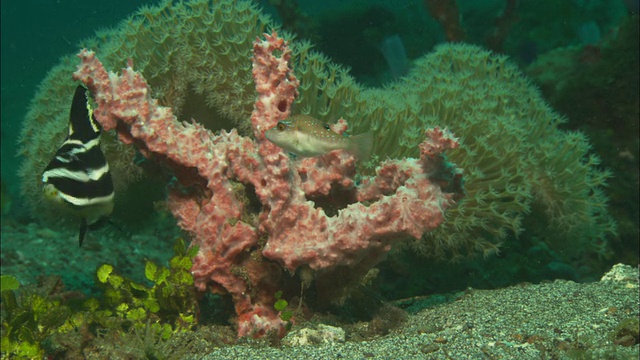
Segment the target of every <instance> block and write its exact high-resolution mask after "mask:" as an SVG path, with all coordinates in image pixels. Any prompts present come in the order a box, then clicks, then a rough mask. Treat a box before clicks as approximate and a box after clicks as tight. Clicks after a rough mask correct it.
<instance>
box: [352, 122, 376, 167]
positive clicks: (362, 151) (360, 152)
mask: <svg viewBox="0 0 640 360" xmlns="http://www.w3.org/2000/svg"><path fill="white" fill-rule="evenodd" d="M372 149H373V132H372V131H371V130H369V131H367V132H366V133H362V134H358V135H354V136H352V137H350V138H349V148H347V150H348V151H349V152H350V153H352V154H353V156H355V157H356V158H357V159H358V160H361V161H366V160H368V159H369V156H371V150H372Z"/></svg>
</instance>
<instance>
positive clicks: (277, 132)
mask: <svg viewBox="0 0 640 360" xmlns="http://www.w3.org/2000/svg"><path fill="white" fill-rule="evenodd" d="M265 136H266V137H267V139H269V141H271V142H272V143H274V144H276V145H278V146H279V147H281V148H283V149H285V150H287V151H289V152H292V153H294V154H296V155H299V156H307V157H308V156H318V155H322V154H326V153H328V152H329V151H332V150H338V149H344V150H347V151H349V152H350V153H351V154H353V156H355V157H356V158H357V159H359V160H367V159H368V158H369V156H370V155H371V149H372V147H373V133H372V132H371V131H368V132H366V133H363V134H359V135H354V136H350V137H346V136H343V135H341V134H338V133H336V132H335V131H333V130H331V128H330V127H329V125H327V124H326V123H322V122H321V121H319V120H318V119H316V118H314V117H312V116H309V115H294V116H292V117H290V118H288V119H286V120H282V121H279V122H278V124H277V125H276V126H274V127H273V128H271V129H269V130H267V131H266V132H265Z"/></svg>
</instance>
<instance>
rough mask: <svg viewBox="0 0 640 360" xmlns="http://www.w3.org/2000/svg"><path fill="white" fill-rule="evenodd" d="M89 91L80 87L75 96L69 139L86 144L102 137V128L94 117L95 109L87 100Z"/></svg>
mask: <svg viewBox="0 0 640 360" xmlns="http://www.w3.org/2000/svg"><path fill="white" fill-rule="evenodd" d="M87 94H88V91H87V89H86V88H85V87H84V86H82V85H78V87H77V88H76V92H75V94H74V95H73V102H72V103H71V111H70V113H69V135H68V137H67V139H69V140H77V141H80V142H81V143H83V144H85V143H88V142H89V141H91V140H93V139H96V138H98V137H99V136H100V131H101V130H102V128H101V127H100V124H99V123H98V122H97V121H96V119H95V118H94V117H93V109H92V108H91V104H90V103H89V99H88V98H87Z"/></svg>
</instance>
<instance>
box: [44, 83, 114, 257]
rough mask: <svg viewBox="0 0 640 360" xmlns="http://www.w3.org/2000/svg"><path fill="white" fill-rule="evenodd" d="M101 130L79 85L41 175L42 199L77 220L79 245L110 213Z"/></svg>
mask: <svg viewBox="0 0 640 360" xmlns="http://www.w3.org/2000/svg"><path fill="white" fill-rule="evenodd" d="M101 130H102V127H101V126H100V124H99V123H98V122H97V121H96V120H95V118H94V117H93V110H92V109H91V105H90V103H89V101H88V98H87V89H85V88H84V87H83V86H80V85H79V86H78V87H77V88H76V92H75V95H74V96H73V102H72V104H71V112H70V115H69V134H68V135H67V138H66V139H65V141H64V142H63V143H62V145H60V147H59V148H58V151H57V152H56V154H55V156H54V157H53V159H52V160H51V162H49V165H47V167H46V168H45V170H44V173H43V174H42V182H43V183H44V189H43V190H44V195H45V198H47V199H49V200H51V201H53V202H55V203H57V204H61V205H62V206H64V207H65V208H67V209H68V210H70V211H71V212H72V213H73V214H75V215H77V216H79V217H80V218H81V223H80V235H79V238H78V240H79V243H80V246H82V242H83V241H84V237H85V234H86V232H87V228H94V227H97V226H99V225H100V224H101V223H102V222H103V220H105V219H106V217H107V216H109V214H111V211H112V210H113V202H114V191H113V181H112V180H111V173H110V172H109V164H108V163H107V159H106V158H105V157H104V154H103V153H102V150H101V149H100V132H101Z"/></svg>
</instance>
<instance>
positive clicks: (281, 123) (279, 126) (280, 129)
mask: <svg viewBox="0 0 640 360" xmlns="http://www.w3.org/2000/svg"><path fill="white" fill-rule="evenodd" d="M286 128H287V125H286V124H285V123H284V122H282V121H278V125H276V129H278V131H284V130H285V129H286Z"/></svg>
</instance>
